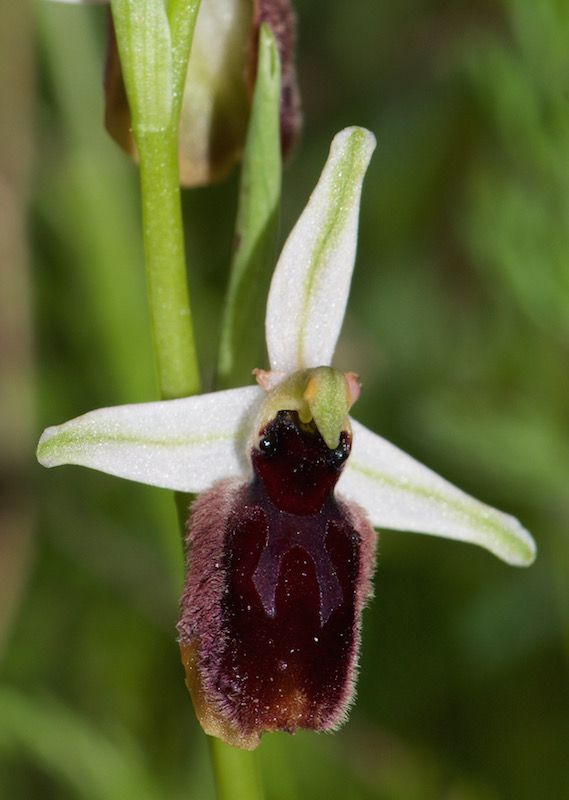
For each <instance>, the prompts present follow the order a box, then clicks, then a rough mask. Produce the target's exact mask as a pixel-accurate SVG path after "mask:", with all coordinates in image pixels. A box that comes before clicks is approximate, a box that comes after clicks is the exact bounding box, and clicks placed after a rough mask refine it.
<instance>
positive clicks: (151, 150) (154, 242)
mask: <svg viewBox="0 0 569 800" xmlns="http://www.w3.org/2000/svg"><path fill="white" fill-rule="evenodd" d="M137 145H138V150H139V153H140V186H141V195H142V215H143V225H144V250H145V255H146V277H147V281H148V300H149V304H150V314H151V321H152V330H153V335H154V346H155V352H156V359H157V363H158V378H159V382H160V392H161V395H162V397H164V398H166V399H169V398H173V397H185V396H187V395H190V394H197V393H198V392H199V391H200V377H199V369H198V363H197V356H196V349H195V342H194V333H193V326H192V314H191V309H190V298H189V290H188V283H187V277H186V259H185V247H184V232H183V226H182V210H181V204H180V181H179V173H178V137H177V131H175V130H172V129H171V128H168V129H166V130H163V131H149V132H145V133H140V134H139V135H138V137H137Z"/></svg>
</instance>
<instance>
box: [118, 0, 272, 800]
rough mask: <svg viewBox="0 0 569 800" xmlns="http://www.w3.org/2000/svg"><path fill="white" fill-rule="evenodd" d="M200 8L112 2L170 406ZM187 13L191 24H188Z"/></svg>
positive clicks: (184, 363)
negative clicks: (190, 73)
mask: <svg viewBox="0 0 569 800" xmlns="http://www.w3.org/2000/svg"><path fill="white" fill-rule="evenodd" d="M198 7H199V3H198V2H196V0H171V3H170V4H169V8H168V11H169V17H168V18H167V17H166V16H165V6H164V5H163V3H162V1H161V0H136V1H135V0H112V10H113V18H114V22H115V30H116V34H117V43H118V47H119V52H120V55H121V61H122V67H123V72H124V77H125V82H126V88H127V93H128V97H129V104H130V108H131V114H132V123H133V133H134V137H135V140H136V144H137V148H138V153H139V157H140V186H141V196H142V212H143V225H144V249H145V256H146V275H147V283H148V298H149V304H150V312H151V321H152V330H153V336H154V345H155V353H156V359H157V362H158V375H159V381H160V392H161V394H162V397H164V398H175V397H182V396H185V395H190V394H196V393H198V392H199V391H200V378H199V369H198V363H197V357H196V350H195V343H194V335H193V326H192V315H191V309H190V300H189V289H188V284H187V276H186V263H185V248H184V234H183V227H182V211H181V202H180V178H179V166H178V164H179V161H178V127H179V115H180V107H181V97H182V86H183V77H184V76H185V72H186V68H187V61H188V58H189V55H190V49H191V41H192V37H193V32H194V28H195V21H196V15H197V10H198ZM184 8H185V10H186V12H187V13H188V14H190V15H191V19H190V18H184ZM141 45H142V46H141ZM166 49H167V50H168V52H166ZM177 501H178V509H179V510H180V509H181V508H183V506H184V505H186V507H187V498H184V497H183V496H178V497H177ZM180 516H181V517H182V516H183V514H181V515H180ZM182 530H183V525H182ZM210 752H211V758H212V769H213V773H214V777H215V782H216V788H217V794H218V798H219V800H230V798H231V799H232V800H233V799H234V798H241V797H243V798H247V800H262V797H263V792H262V788H261V784H260V780H259V777H258V773H257V770H256V765H255V762H254V760H253V755H252V754H251V753H245V752H243V751H240V750H236V749H234V748H232V747H229V746H228V745H225V744H223V743H222V742H219V741H217V740H210Z"/></svg>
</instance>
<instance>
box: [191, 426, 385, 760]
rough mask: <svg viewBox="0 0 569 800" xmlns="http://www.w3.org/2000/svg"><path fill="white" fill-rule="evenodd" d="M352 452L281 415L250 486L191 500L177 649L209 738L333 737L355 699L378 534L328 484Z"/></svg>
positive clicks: (246, 743) (263, 442) (265, 436)
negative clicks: (303, 733) (320, 733)
mask: <svg viewBox="0 0 569 800" xmlns="http://www.w3.org/2000/svg"><path fill="white" fill-rule="evenodd" d="M350 446H351V439H350V435H349V434H348V433H347V432H343V433H342V435H341V438H340V443H339V446H338V447H337V448H336V449H335V450H330V449H329V448H328V447H327V446H326V444H325V442H324V440H323V439H322V437H321V436H320V434H319V433H318V431H317V429H316V428H315V426H314V424H313V423H311V424H309V425H303V424H302V423H301V422H300V421H299V418H298V415H297V414H296V412H288V411H281V412H279V414H278V415H277V417H276V418H275V419H274V420H273V421H271V422H270V423H269V424H268V425H267V426H266V427H265V429H264V430H263V431H262V432H261V436H260V439H259V444H258V447H255V448H253V451H252V454H251V459H252V464H253V471H254V477H253V480H252V481H251V483H249V484H245V485H243V484H239V483H238V482H235V481H223V482H221V483H220V484H217V485H216V486H214V487H213V488H212V489H211V490H209V491H208V492H206V493H205V494H203V495H201V496H200V497H199V498H198V500H197V501H196V503H195V504H194V508H193V512H192V516H191V518H190V522H189V525H188V545H189V553H188V556H189V572H188V576H187V580H186V587H185V591H184V595H183V598H182V618H181V621H180V623H179V626H178V627H179V632H180V645H181V649H182V657H183V661H184V665H185V667H186V673H187V683H188V687H189V689H190V692H191V694H192V698H193V700H194V704H195V706H196V711H197V714H198V716H199V718H200V721H201V723H202V725H203V727H204V729H205V731H206V733H209V734H212V735H215V736H219V737H220V738H222V739H224V740H225V741H227V742H229V743H230V744H233V745H237V746H240V747H247V748H252V747H255V746H256V745H257V744H258V741H259V737H260V735H261V734H262V733H263V732H264V731H271V730H286V731H290V732H293V731H295V730H296V729H297V728H312V729H315V730H330V729H333V728H335V727H337V726H338V725H339V724H341V722H342V721H343V720H344V718H345V715H346V711H347V708H348V706H349V703H350V700H351V697H352V694H353V680H354V671H355V663H356V658H357V650H358V645H359V628H360V617H361V611H362V608H363V606H364V605H365V603H366V601H367V600H368V598H369V596H370V594H371V584H370V578H371V573H372V570H373V558H374V547H375V534H374V532H373V529H372V528H371V526H370V524H369V523H368V522H367V520H366V519H365V517H364V515H363V513H362V512H361V511H360V510H359V509H358V508H356V507H354V506H352V505H348V504H347V503H344V502H342V501H341V500H337V499H336V498H335V497H334V493H333V491H334V486H335V484H336V482H337V480H338V478H339V476H340V473H341V470H342V467H343V464H344V463H345V461H346V459H347V457H348V455H349V452H350Z"/></svg>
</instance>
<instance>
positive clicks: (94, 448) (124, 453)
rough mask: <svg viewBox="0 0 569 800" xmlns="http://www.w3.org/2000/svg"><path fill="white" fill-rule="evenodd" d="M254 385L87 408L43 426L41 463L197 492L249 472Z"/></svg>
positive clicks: (258, 395)
mask: <svg viewBox="0 0 569 800" xmlns="http://www.w3.org/2000/svg"><path fill="white" fill-rule="evenodd" d="M264 396H265V395H264V392H263V390H262V389H260V388H259V387H258V386H247V387H244V388H241V389H229V390H227V391H225V392H215V393H214V394H203V395H197V396H195V397H187V398H182V399H181V400H164V401H161V402H156V403H140V404H136V405H124V406H114V407H112V408H101V409H99V410H98V411H90V412H89V413H88V414H84V415H83V416H81V417H77V418H76V419H72V420H70V421H69V422H65V423H63V425H57V426H54V427H52V428H47V429H46V430H45V431H44V433H43V435H42V437H41V439H40V442H39V445H38V460H39V462H40V463H41V464H43V465H44V466H45V467H56V466H59V465H60V464H79V465H81V466H84V467H92V468H93V469H98V470H101V471H102V472H108V473H109V474H111V475H117V476H119V477H121V478H128V479H130V480H133V481H139V482H141V483H147V484H150V485H152V486H160V487H162V488H165V489H174V490H176V491H181V492H201V491H203V490H204V489H207V488H208V487H209V486H211V485H212V484H213V483H214V482H215V481H217V480H220V479H221V478H227V477H232V476H237V475H247V474H248V471H249V470H250V466H249V460H248V458H247V453H246V442H247V439H248V437H249V435H250V430H249V427H250V424H251V420H252V419H253V418H254V417H255V414H256V411H257V404H258V403H260V402H261V400H262V399H263V397H264Z"/></svg>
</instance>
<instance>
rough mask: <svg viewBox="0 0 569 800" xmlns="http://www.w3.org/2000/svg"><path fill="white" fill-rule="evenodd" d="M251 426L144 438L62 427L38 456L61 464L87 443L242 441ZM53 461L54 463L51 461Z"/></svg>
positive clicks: (42, 444)
mask: <svg viewBox="0 0 569 800" xmlns="http://www.w3.org/2000/svg"><path fill="white" fill-rule="evenodd" d="M247 431H248V428H247V426H243V427H242V428H239V429H238V430H237V431H228V432H227V433H218V434H212V433H209V434H201V435H194V436H186V437H181V438H180V439H170V438H164V439H161V438H144V439H141V438H140V437H138V436H135V435H134V434H133V435H132V436H129V435H128V434H123V433H120V434H104V435H102V434H96V433H80V434H77V433H73V432H71V431H61V432H60V433H56V434H55V435H54V436H52V437H50V438H49V439H47V440H46V441H40V443H39V445H38V448H37V458H38V461H39V462H40V463H41V464H44V466H58V465H60V464H65V463H66V462H67V459H69V457H70V456H71V455H72V453H77V451H80V450H81V449H83V448H85V446H88V447H89V446H90V447H97V446H101V445H105V444H119V445H120V444H124V445H138V446H140V447H147V446H150V447H164V448H177V447H202V446H204V445H208V444H215V443H217V442H230V441H234V442H236V445H238V444H239V442H241V441H244V440H245V438H246V436H247ZM48 462H50V463H48Z"/></svg>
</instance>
